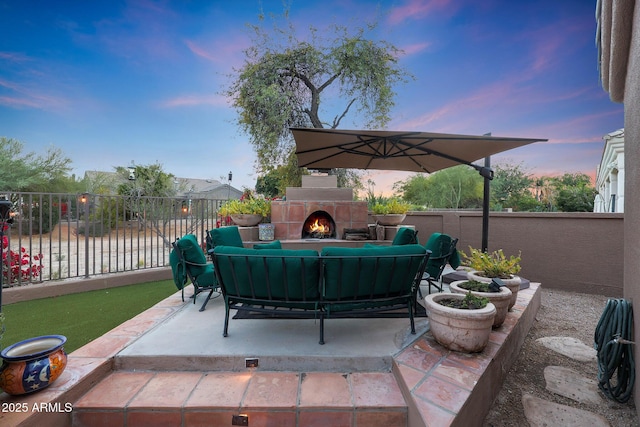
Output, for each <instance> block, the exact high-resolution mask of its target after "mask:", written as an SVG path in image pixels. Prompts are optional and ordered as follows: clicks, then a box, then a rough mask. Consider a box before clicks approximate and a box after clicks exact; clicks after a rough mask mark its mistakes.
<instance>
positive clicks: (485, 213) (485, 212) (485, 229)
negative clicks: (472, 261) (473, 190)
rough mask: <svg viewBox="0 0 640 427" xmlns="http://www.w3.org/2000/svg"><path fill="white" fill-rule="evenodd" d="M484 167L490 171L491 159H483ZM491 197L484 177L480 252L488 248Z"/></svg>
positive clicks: (488, 184)
mask: <svg viewBox="0 0 640 427" xmlns="http://www.w3.org/2000/svg"><path fill="white" fill-rule="evenodd" d="M484 167H485V168H487V169H491V157H485V158H484ZM490 196H491V179H490V178H489V177H487V176H485V177H484V195H483V198H482V252H487V251H488V247H489V199H490Z"/></svg>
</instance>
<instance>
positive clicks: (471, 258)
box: [462, 247, 521, 310]
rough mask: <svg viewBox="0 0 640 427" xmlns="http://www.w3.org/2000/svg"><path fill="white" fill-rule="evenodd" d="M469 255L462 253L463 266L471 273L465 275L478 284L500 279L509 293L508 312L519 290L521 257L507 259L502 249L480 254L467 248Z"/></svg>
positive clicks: (477, 250)
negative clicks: (468, 268)
mask: <svg viewBox="0 0 640 427" xmlns="http://www.w3.org/2000/svg"><path fill="white" fill-rule="evenodd" d="M469 251H470V254H469V255H467V254H466V253H464V252H463V253H462V257H463V260H464V261H463V264H464V265H466V266H468V267H470V268H471V271H469V272H468V273H467V278H468V279H469V280H476V281H480V282H489V283H490V282H491V281H492V279H494V278H499V279H502V281H503V282H504V284H505V285H506V286H507V287H508V288H509V290H510V291H511V301H510V303H509V310H511V308H512V307H513V306H514V305H515V303H516V299H517V297H518V291H519V290H520V282H521V280H520V277H518V276H517V274H518V272H520V261H521V256H520V253H518V256H514V255H511V256H509V257H507V256H506V255H505V254H504V252H503V250H502V249H499V250H497V251H493V252H491V253H486V252H482V251H481V250H479V249H474V248H472V247H469Z"/></svg>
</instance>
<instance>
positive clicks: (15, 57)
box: [0, 52, 31, 62]
mask: <svg viewBox="0 0 640 427" xmlns="http://www.w3.org/2000/svg"><path fill="white" fill-rule="evenodd" d="M0 59H4V60H7V61H10V62H26V61H30V60H31V58H29V57H28V56H27V55H23V54H21V53H16V52H0Z"/></svg>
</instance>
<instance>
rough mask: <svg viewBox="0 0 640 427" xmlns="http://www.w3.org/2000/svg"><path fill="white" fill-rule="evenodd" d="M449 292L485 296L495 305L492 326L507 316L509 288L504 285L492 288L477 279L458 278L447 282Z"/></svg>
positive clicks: (509, 297) (500, 323)
mask: <svg viewBox="0 0 640 427" xmlns="http://www.w3.org/2000/svg"><path fill="white" fill-rule="evenodd" d="M449 288H450V289H451V292H454V293H460V294H466V293H471V294H473V295H475V296H478V297H482V298H487V299H488V300H489V301H491V303H492V304H493V305H495V307H496V317H495V319H494V320H493V327H494V328H497V327H499V326H500V325H502V323H504V319H505V318H506V317H507V311H508V310H509V303H510V302H511V290H510V289H509V288H508V287H506V286H501V287H500V288H498V289H495V290H494V289H493V288H492V287H491V284H490V283H487V282H480V281H477V280H459V281H456V282H453V283H450V284H449Z"/></svg>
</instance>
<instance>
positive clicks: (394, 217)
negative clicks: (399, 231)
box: [373, 214, 407, 226]
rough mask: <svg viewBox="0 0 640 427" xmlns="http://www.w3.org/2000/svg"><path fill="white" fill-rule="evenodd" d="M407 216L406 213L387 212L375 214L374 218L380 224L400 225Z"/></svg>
mask: <svg viewBox="0 0 640 427" xmlns="http://www.w3.org/2000/svg"><path fill="white" fill-rule="evenodd" d="M406 217H407V215H405V214H387V215H373V219H375V220H376V222H377V223H378V224H380V225H388V226H392V225H400V224H402V221H404V219H405V218H406Z"/></svg>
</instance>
